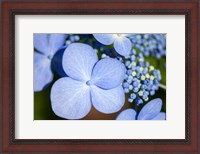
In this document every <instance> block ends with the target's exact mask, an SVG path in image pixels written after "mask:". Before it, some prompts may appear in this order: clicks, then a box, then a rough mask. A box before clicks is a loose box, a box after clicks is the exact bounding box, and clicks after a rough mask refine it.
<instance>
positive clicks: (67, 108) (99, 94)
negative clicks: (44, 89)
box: [51, 43, 125, 119]
mask: <svg viewBox="0 0 200 154" xmlns="http://www.w3.org/2000/svg"><path fill="white" fill-rule="evenodd" d="M62 62H63V63H62V64H63V69H64V71H65V73H66V74H67V75H68V76H69V77H63V78H60V79H59V80H57V81H56V82H55V83H54V85H53V86H52V90H51V105H52V109H53V111H54V113H55V114H56V115H58V116H60V117H63V118H66V119H81V118H83V117H85V116H86V115H87V114H88V113H89V112H90V109H91V106H92V105H93V106H94V107H95V108H96V110H98V111H99V112H102V113H105V114H110V113H114V112H117V111H119V110H120V109H121V108H122V106H123V105H124V103H125V96H124V92H123V88H122V86H121V83H122V82H123V80H124V75H125V66H124V65H123V64H122V63H121V62H120V61H118V60H116V59H113V58H105V59H102V60H100V61H98V57H97V53H96V52H95V51H94V49H93V48H92V47H90V46H89V45H86V44H82V43H72V44H70V45H69V46H68V47H67V48H66V50H65V51H64V55H63V61H62Z"/></svg>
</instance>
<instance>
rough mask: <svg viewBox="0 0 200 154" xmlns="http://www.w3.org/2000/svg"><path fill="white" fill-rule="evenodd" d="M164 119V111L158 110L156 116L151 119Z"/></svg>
mask: <svg viewBox="0 0 200 154" xmlns="http://www.w3.org/2000/svg"><path fill="white" fill-rule="evenodd" d="M165 119H166V113H164V112H160V113H159V114H158V115H157V116H156V117H154V118H153V119H152V120H165Z"/></svg>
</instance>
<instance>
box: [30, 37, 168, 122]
mask: <svg viewBox="0 0 200 154" xmlns="http://www.w3.org/2000/svg"><path fill="white" fill-rule="evenodd" d="M33 40H34V47H33V48H34V81H33V84H34V120H166V34H119V33H115V34H97V33H95V34H61V33H59V34H56V33H49V34H46V33H35V34H33Z"/></svg>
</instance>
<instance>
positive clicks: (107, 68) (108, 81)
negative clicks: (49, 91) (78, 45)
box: [91, 58, 126, 89]
mask: <svg viewBox="0 0 200 154" xmlns="http://www.w3.org/2000/svg"><path fill="white" fill-rule="evenodd" d="M125 72H126V69H125V66H124V65H123V64H122V63H121V62H120V61H118V60H116V59H113V58H104V59H102V60H100V61H99V62H98V63H97V64H96V65H95V66H94V69H93V72H92V78H91V81H92V83H94V84H95V85H97V86H99V87H101V88H103V89H112V88H115V87H118V86H119V85H120V84H121V83H122V81H123V80H124V77H125Z"/></svg>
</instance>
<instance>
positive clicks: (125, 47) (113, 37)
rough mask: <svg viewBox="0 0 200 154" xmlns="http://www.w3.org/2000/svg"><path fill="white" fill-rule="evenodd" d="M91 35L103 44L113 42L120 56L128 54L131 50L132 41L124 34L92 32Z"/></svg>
mask: <svg viewBox="0 0 200 154" xmlns="http://www.w3.org/2000/svg"><path fill="white" fill-rule="evenodd" d="M93 36H94V37H95V38H96V40H97V41H99V42H100V43H102V44H104V45H111V44H113V43H114V48H115V50H116V52H117V53H118V54H120V55H122V56H128V55H129V54H130V52H131V48H132V43H131V41H130V40H129V39H128V38H127V36H128V35H126V34H93Z"/></svg>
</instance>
